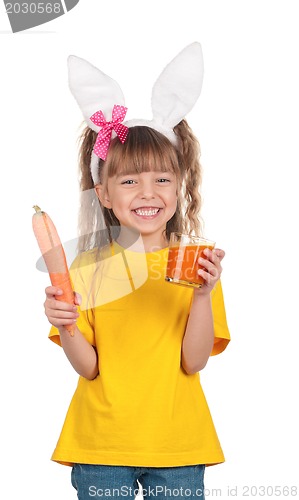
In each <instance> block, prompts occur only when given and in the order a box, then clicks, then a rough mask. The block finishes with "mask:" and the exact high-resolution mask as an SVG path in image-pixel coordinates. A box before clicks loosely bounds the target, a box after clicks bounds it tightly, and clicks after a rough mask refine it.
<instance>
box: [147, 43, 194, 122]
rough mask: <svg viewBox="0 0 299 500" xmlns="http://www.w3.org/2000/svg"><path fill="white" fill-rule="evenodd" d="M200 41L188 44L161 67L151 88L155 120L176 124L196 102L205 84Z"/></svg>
mask: <svg viewBox="0 0 299 500" xmlns="http://www.w3.org/2000/svg"><path fill="white" fill-rule="evenodd" d="M202 80H203V56H202V50H201V45H200V43H198V42H194V43H192V44H190V45H188V46H187V47H185V48H184V49H183V50H182V51H181V52H180V53H179V54H178V55H177V56H176V57H175V58H174V59H173V60H172V61H171V62H170V63H169V64H168V65H167V66H166V68H165V69H164V70H163V71H162V73H161V75H160V76H159V78H158V79H157V81H156V83H155V85H154V87H153V91H152V110H153V121H154V122H156V123H158V124H160V125H161V126H162V127H165V128H166V129H167V128H171V129H172V128H173V127H175V125H177V124H178V123H179V122H180V121H181V120H182V119H183V118H185V116H186V114H187V113H188V112H189V111H191V109H192V108H193V106H194V104H195V103H196V101H197V99H198V97H199V95H200V92H201V87H202Z"/></svg>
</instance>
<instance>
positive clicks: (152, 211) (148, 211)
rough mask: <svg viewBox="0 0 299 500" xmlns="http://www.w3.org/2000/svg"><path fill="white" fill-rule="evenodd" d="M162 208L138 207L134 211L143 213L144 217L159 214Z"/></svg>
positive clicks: (139, 213)
mask: <svg viewBox="0 0 299 500" xmlns="http://www.w3.org/2000/svg"><path fill="white" fill-rule="evenodd" d="M160 210H161V209H160V208H136V209H135V210H133V212H135V214H137V215H141V216H142V217H153V216H154V215H157V213H158V212H160Z"/></svg>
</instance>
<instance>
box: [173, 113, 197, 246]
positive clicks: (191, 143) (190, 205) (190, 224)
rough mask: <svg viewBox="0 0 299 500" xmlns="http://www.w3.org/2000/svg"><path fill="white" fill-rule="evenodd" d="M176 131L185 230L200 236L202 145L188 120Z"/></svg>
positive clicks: (182, 122)
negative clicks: (178, 146) (178, 145)
mask: <svg viewBox="0 0 299 500" xmlns="http://www.w3.org/2000/svg"><path fill="white" fill-rule="evenodd" d="M174 131H175V133H176V135H177V136H178V137H179V140H180V165H181V176H182V180H183V182H182V193H181V197H182V207H183V212H184V232H187V233H191V234H195V235H197V236H200V235H201V232H202V221H201V217H200V209H201V201H202V200H201V194H200V187H201V181H202V172H201V165H200V161H199V158H200V145H199V142H198V140H197V139H196V137H195V136H194V134H193V132H192V130H191V128H190V127H189V125H188V123H187V121H186V120H182V121H181V122H180V123H179V124H178V125H176V127H175V128H174Z"/></svg>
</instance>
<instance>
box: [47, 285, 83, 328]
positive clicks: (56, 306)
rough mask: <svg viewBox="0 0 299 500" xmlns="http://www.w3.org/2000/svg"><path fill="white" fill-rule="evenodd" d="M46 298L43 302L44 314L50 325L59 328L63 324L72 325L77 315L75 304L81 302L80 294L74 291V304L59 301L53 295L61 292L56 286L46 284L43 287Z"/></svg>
mask: <svg viewBox="0 0 299 500" xmlns="http://www.w3.org/2000/svg"><path fill="white" fill-rule="evenodd" d="M45 292H46V300H45V302H44V307H45V314H46V316H47V318H48V321H49V322H50V323H51V325H53V326H56V328H59V327H61V326H65V325H72V324H73V323H75V322H76V320H77V318H78V317H79V314H78V311H77V305H78V306H79V305H80V303H81V296H80V294H79V293H76V292H74V301H75V305H73V304H68V303H67V302H61V301H59V300H57V299H56V298H55V295H61V294H62V293H63V292H62V290H60V289H59V288H57V287H56V286H48V287H47V288H46V289H45Z"/></svg>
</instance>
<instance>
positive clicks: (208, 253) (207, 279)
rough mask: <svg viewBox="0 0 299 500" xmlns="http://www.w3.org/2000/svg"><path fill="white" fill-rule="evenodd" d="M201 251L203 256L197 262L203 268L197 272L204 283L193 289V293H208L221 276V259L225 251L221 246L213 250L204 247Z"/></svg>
mask: <svg viewBox="0 0 299 500" xmlns="http://www.w3.org/2000/svg"><path fill="white" fill-rule="evenodd" d="M203 253H204V255H205V258H203V259H202V258H200V259H198V264H200V265H201V266H203V267H204V269H199V271H198V274H199V275H200V276H202V277H203V279H204V283H203V284H202V286H201V288H195V289H194V293H195V294H198V295H208V294H209V293H210V292H211V291H212V289H213V288H214V286H215V285H216V283H217V281H218V280H219V278H220V276H221V273H222V267H221V261H222V259H223V257H224V256H225V252H224V250H221V248H214V249H213V250H210V249H209V248H206V249H205V250H204V252H203Z"/></svg>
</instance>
